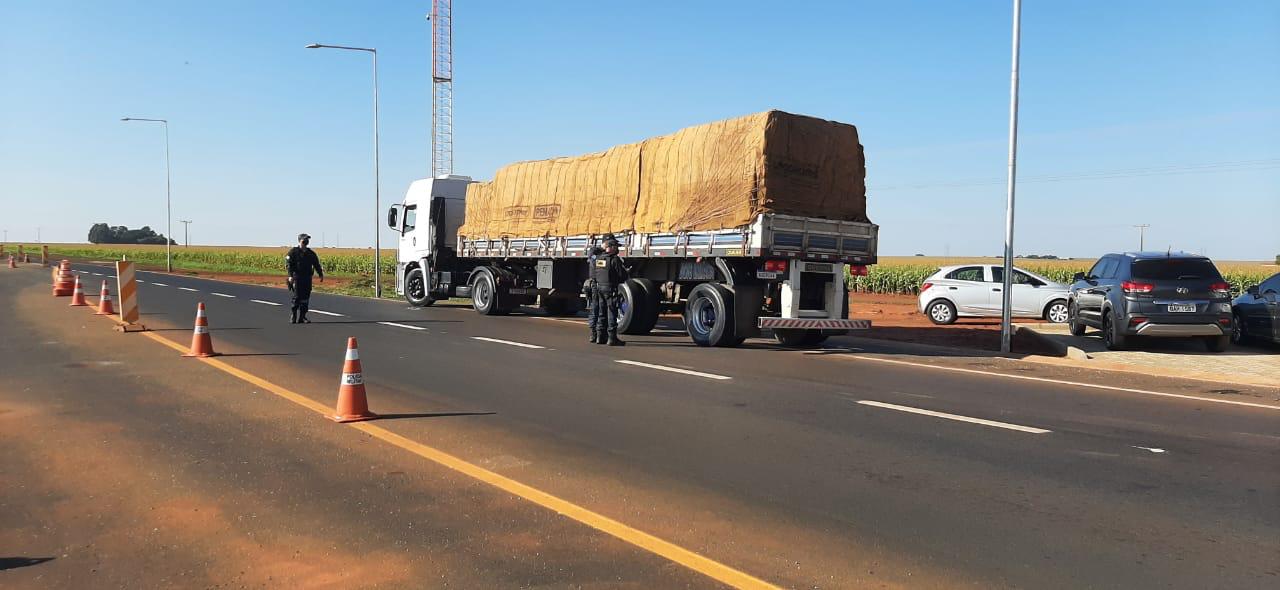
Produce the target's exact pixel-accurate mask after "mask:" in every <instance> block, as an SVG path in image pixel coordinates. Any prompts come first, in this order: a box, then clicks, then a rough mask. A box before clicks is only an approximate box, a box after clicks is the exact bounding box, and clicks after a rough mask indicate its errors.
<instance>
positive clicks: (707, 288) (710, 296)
mask: <svg viewBox="0 0 1280 590" xmlns="http://www.w3.org/2000/svg"><path fill="white" fill-rule="evenodd" d="M684 325H685V329H686V330H687V331H688V332H689V338H691V339H693V342H694V344H697V345H698V346H737V345H739V344H742V339H741V338H738V337H737V334H735V333H734V323H733V293H732V292H731V291H729V290H728V289H726V288H724V287H723V286H721V285H720V284H719V283H702V284H700V285H698V286H696V287H694V288H693V290H692V291H690V292H689V302H688V304H687V305H686V306H685V310H684Z"/></svg>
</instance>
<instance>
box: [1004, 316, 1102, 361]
mask: <svg viewBox="0 0 1280 590" xmlns="http://www.w3.org/2000/svg"><path fill="white" fill-rule="evenodd" d="M1013 333H1014V334H1021V335H1023V336H1024V337H1026V338H1028V339H1031V340H1034V341H1036V342H1037V343H1038V344H1040V345H1042V346H1044V347H1045V348H1048V349H1050V350H1053V351H1054V352H1056V353H1057V356H1060V357H1066V358H1069V359H1074V360H1078V361H1087V360H1091V359H1092V358H1093V357H1090V356H1089V353H1087V352H1085V351H1084V350H1083V349H1080V348H1076V347H1075V346H1071V345H1069V344H1063V343H1061V342H1058V341H1057V340H1054V339H1053V338H1049V337H1048V336H1045V335H1044V334H1041V333H1040V332H1037V331H1036V330H1035V328H1032V327H1031V326H1029V325H1026V324H1014V326H1013ZM1033 356H1038V355H1033Z"/></svg>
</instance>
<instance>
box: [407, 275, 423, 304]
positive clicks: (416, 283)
mask: <svg viewBox="0 0 1280 590" xmlns="http://www.w3.org/2000/svg"><path fill="white" fill-rule="evenodd" d="M409 296H410V297H413V298H414V299H426V297H427V293H426V290H425V289H423V288H422V278H421V277H420V276H419V275H413V277H411V278H410V279H409Z"/></svg>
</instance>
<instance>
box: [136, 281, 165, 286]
mask: <svg viewBox="0 0 1280 590" xmlns="http://www.w3.org/2000/svg"><path fill="white" fill-rule="evenodd" d="M138 282H139V283H141V282H143V281H138ZM151 284H152V285H155V286H157V287H168V286H169V285H166V284H164V283H157V282H155V281H152V282H151Z"/></svg>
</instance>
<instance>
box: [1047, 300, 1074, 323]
mask: <svg viewBox="0 0 1280 590" xmlns="http://www.w3.org/2000/svg"><path fill="white" fill-rule="evenodd" d="M1070 316H1071V314H1070V313H1068V310H1067V302H1066V301H1063V300H1061V299H1059V300H1057V301H1053V302H1051V303H1050V304H1049V306H1048V307H1046V308H1045V309H1044V319H1046V320H1049V321H1051V322H1053V323H1055V324H1063V323H1066V321H1067V318H1069V317H1070Z"/></svg>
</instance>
